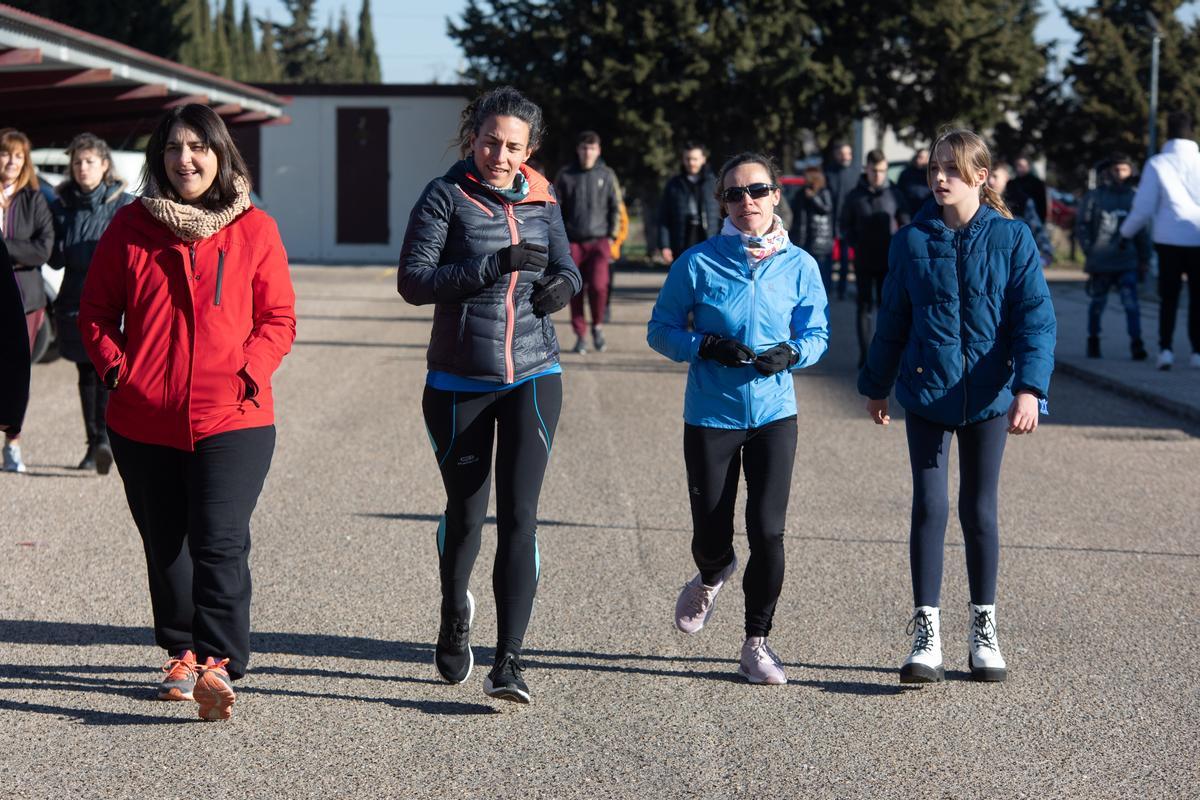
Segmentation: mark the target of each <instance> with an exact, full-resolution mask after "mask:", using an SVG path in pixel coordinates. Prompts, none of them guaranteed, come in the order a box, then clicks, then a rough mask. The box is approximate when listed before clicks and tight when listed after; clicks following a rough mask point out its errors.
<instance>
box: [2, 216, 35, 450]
mask: <svg viewBox="0 0 1200 800" xmlns="http://www.w3.org/2000/svg"><path fill="white" fill-rule="evenodd" d="M28 403H29V334H28V333H27V332H26V330H25V309H24V308H23V307H22V304H21V290H20V289H18V288H17V279H16V277H15V276H14V275H13V271H12V265H11V264H10V263H9V260H8V248H6V247H5V246H4V240H3V238H0V430H4V431H10V432H19V431H20V430H21V423H22V422H24V421H25V406H26V405H27V404H28Z"/></svg>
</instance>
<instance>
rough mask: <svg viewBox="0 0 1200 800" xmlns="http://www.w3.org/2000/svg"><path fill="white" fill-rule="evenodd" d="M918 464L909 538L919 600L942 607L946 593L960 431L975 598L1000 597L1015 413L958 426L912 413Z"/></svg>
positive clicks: (912, 451) (912, 448)
mask: <svg viewBox="0 0 1200 800" xmlns="http://www.w3.org/2000/svg"><path fill="white" fill-rule="evenodd" d="M904 428H905V431H906V432H907V433H908V456H909V460H910V461H911V464H912V476H913V502H912V531H911V534H910V538H909V542H908V555H909V564H910V567H911V568H912V583H913V605H917V606H935V607H936V606H937V605H938V604H939V596H940V595H941V592H942V550H943V546H944V543H945V540H946V522H947V521H948V520H949V518H950V494H949V489H948V484H947V478H948V475H949V469H948V461H949V457H950V437H951V436H953V435H957V436H958V473H959V484H960V485H959V491H958V520H959V522H960V523H961V524H962V529H963V540H964V544H965V545H966V551H967V582H968V584H969V585H970V591H971V602H972V603H975V604H976V605H991V604H992V603H995V602H996V573H997V571H998V569H999V563H1000V526H999V523H998V522H997V519H996V507H997V503H998V497H999V489H1000V462H1001V460H1002V459H1003V458H1004V443H1005V441H1006V440H1007V438H1008V418H1007V417H1006V416H1004V415H1001V416H999V417H993V418H992V419H989V420H984V421H983V422H976V423H974V424H973V425H965V426H963V427H960V428H951V427H946V426H944V425H939V424H937V423H935V422H930V421H929V420H927V419H924V418H922V417H919V416H917V415H916V414H913V413H912V412H911V411H910V412H909V413H908V414H907V415H906V416H905V418H904Z"/></svg>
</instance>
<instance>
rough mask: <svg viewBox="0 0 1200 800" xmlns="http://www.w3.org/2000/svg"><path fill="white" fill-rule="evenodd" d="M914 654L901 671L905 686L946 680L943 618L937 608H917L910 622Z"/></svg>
mask: <svg viewBox="0 0 1200 800" xmlns="http://www.w3.org/2000/svg"><path fill="white" fill-rule="evenodd" d="M906 630H907V632H908V634H909V635H910V636H912V637H913V644H912V652H910V653H909V654H908V658H906V659H905V660H904V664H903V665H902V666H901V667H900V682H901V683H937V682H938V681H941V680H945V678H946V670H945V668H944V667H943V666H942V618H941V612H940V611H939V610H938V609H937V608H936V607H934V606H917V607H916V608H914V609H913V615H912V619H910V620H909V621H908V628H907V629H906Z"/></svg>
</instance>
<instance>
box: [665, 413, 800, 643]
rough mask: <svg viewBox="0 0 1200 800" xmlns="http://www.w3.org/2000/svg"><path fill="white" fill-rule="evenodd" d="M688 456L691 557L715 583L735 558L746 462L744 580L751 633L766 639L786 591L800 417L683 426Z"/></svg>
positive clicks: (747, 618) (748, 626) (686, 458)
mask: <svg viewBox="0 0 1200 800" xmlns="http://www.w3.org/2000/svg"><path fill="white" fill-rule="evenodd" d="M683 460H684V463H685V464H686V465H687V475H688V495H689V497H690V498H691V501H692V558H694V559H695V560H696V566H697V567H699V568H700V576H701V578H703V580H704V582H705V583H708V584H710V585H711V584H712V582H713V581H714V580H716V576H717V574H718V573H719V572H720V571H721V570H722V569H724V568H725V567H727V566H728V565H729V562H730V561H732V560H733V507H734V503H735V501H736V500H737V488H738V472H739V471H740V469H739V468H740V467H743V466H744V469H745V473H746V536H747V538H748V539H749V540H750V561H749V562H748V563H747V564H746V574H745V575H744V576H743V577H742V588H743V589H744V591H745V593H746V635H747V636H766V635H767V634H769V633H770V632H771V620H772V618H773V617H774V616H775V604H776V602H778V600H779V592H780V590H781V589H782V588H783V528H784V522H785V518H786V517H787V506H788V494H789V492H790V491H791V486H792V465H793V464H794V463H795V460H796V418H795V417H794V416H792V417H787V418H785V419H780V420H776V421H774V422H771V423H769V424H767V425H763V426H762V427H761V428H751V429H749V430H744V429H743V430H728V429H724V428H704V427H700V426H698V425H684V426H683Z"/></svg>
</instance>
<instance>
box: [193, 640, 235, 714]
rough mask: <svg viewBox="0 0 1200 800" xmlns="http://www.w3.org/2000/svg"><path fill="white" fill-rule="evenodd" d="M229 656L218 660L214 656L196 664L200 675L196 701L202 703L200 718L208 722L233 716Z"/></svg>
mask: <svg viewBox="0 0 1200 800" xmlns="http://www.w3.org/2000/svg"><path fill="white" fill-rule="evenodd" d="M228 663H229V659H228V658H223V659H221V660H220V661H217V660H216V659H215V658H213V657H212V656H209V657H208V658H206V659H205V660H204V663H203V664H197V665H196V671H197V672H199V673H200V677H199V678H197V679H196V688H195V690H194V692H193V694H194V695H195V698H196V702H197V703H199V704H200V719H202V720H205V721H207V722H217V721H219V720H223V719H229V718H230V717H231V716H233V701H234V699H235V697H236V695H234V693H233V684H232V682H230V680H229V673H228V672H226V671H225V665H226V664H228Z"/></svg>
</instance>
